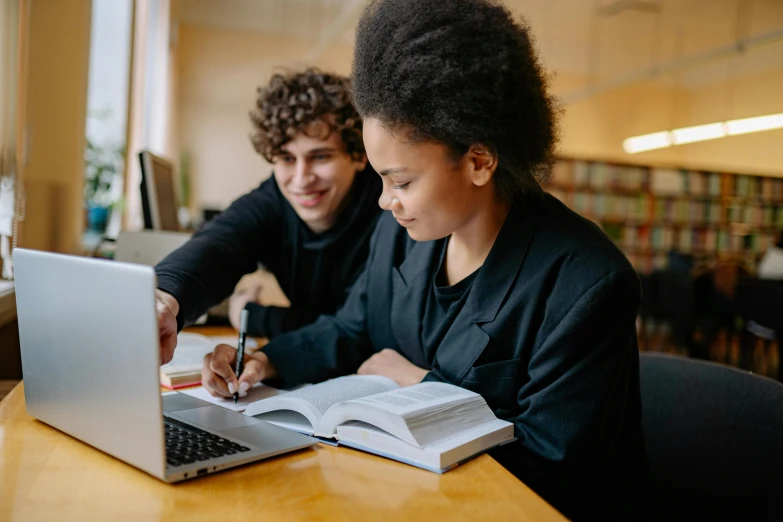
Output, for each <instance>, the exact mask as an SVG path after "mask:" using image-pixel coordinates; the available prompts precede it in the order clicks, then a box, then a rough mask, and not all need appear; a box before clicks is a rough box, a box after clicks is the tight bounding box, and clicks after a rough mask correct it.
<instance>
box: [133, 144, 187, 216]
mask: <svg viewBox="0 0 783 522" xmlns="http://www.w3.org/2000/svg"><path fill="white" fill-rule="evenodd" d="M139 161H140V162H141V205H142V209H143V212H144V228H147V229H152V230H172V231H177V230H179V218H178V217H177V198H176V194H175V192H174V166H173V165H172V164H171V162H170V161H168V160H165V159H163V158H161V157H160V156H156V155H155V154H152V153H151V152H150V151H147V150H144V151H141V152H140V153H139Z"/></svg>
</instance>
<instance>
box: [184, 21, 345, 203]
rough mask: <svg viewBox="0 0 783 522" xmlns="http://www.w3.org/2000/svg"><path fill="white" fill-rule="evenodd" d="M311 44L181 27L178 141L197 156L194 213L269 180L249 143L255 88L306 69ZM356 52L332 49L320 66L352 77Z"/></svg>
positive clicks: (193, 172) (248, 33)
mask: <svg viewBox="0 0 783 522" xmlns="http://www.w3.org/2000/svg"><path fill="white" fill-rule="evenodd" d="M310 45H311V44H310V43H308V42H304V41H301V40H296V39H291V38H282V37H273V36H265V35H262V34H260V33H257V32H253V31H238V30H225V29H216V28H207V27H199V26H192V25H184V24H182V25H180V26H179V30H178V41H177V49H176V63H177V74H176V84H177V96H176V98H175V99H176V100H177V102H176V103H177V108H176V112H177V118H176V123H175V126H176V128H177V129H178V131H179V132H178V140H177V141H178V142H179V148H180V152H181V153H186V154H188V155H189V157H190V169H191V179H192V184H193V189H192V190H193V196H194V197H193V200H194V206H195V208H200V207H202V206H209V207H217V208H223V207H225V206H226V205H228V204H229V203H230V202H231V201H232V200H234V199H235V198H236V197H237V196H239V195H240V194H242V193H244V192H246V191H248V190H250V189H251V188H253V187H255V186H257V185H258V184H259V183H260V182H261V181H262V180H263V179H266V178H267V177H268V176H269V173H270V171H271V168H270V166H269V164H268V163H266V161H264V159H263V158H262V157H261V156H259V155H258V154H257V153H256V151H255V150H254V149H253V147H252V145H251V143H250V138H249V136H250V132H251V127H250V120H249V118H248V113H249V112H250V110H251V109H252V108H253V106H254V103H255V99H256V88H257V87H258V86H260V85H264V84H266V83H267V82H268V81H269V77H270V76H271V75H272V73H273V72H274V71H277V70H281V66H286V67H289V68H294V69H296V68H298V67H301V66H304V65H305V63H304V62H302V61H301V57H302V56H305V55H306V54H307V52H308V51H309V50H310V47H309V46H310ZM350 63H351V49H350V48H348V47H346V46H340V45H337V46H333V47H332V48H330V49H329V50H328V52H327V53H325V54H324V56H323V57H322V58H321V59H320V60H319V61H318V62H316V65H319V66H321V67H323V68H325V69H327V70H331V71H336V72H341V73H344V74H347V73H348V72H349V70H350Z"/></svg>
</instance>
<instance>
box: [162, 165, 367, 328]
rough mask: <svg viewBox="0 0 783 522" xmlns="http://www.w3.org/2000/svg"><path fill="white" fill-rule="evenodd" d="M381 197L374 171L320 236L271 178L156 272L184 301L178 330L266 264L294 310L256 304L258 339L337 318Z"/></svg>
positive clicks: (361, 176) (253, 322) (253, 319)
mask: <svg viewBox="0 0 783 522" xmlns="http://www.w3.org/2000/svg"><path fill="white" fill-rule="evenodd" d="M380 194H381V182H380V179H379V178H378V175H377V174H376V173H375V172H374V171H373V170H372V169H371V168H369V167H368V168H367V169H365V170H364V171H362V172H360V173H358V174H357V175H356V179H355V181H354V184H353V187H352V188H351V191H350V192H349V194H348V196H347V197H348V201H347V205H346V207H345V209H344V210H343V211H342V212H341V214H340V216H339V217H338V218H337V221H336V222H335V224H334V226H333V227H332V228H331V229H329V230H327V231H326V232H324V233H322V234H315V233H314V232H312V231H311V230H310V229H309V228H308V227H307V225H305V224H304V222H303V221H302V220H301V219H300V218H299V216H298V215H297V214H296V212H295V211H294V209H293V208H292V207H291V205H290V204H289V203H288V201H286V199H285V198H284V197H283V194H282V193H281V192H280V189H279V187H278V185H277V182H276V181H275V178H274V176H272V177H270V178H269V179H268V180H266V181H264V182H263V183H261V185H260V186H259V187H258V188H257V189H255V190H253V191H252V192H250V193H248V194H246V195H244V196H242V197H241V198H239V199H237V200H236V201H235V202H234V203H232V204H231V206H230V207H229V208H228V209H227V210H226V211H225V212H223V213H222V214H220V215H219V216H218V217H217V218H215V219H214V220H212V221H211V222H209V223H208V224H207V225H206V226H205V227H204V228H203V229H202V230H200V231H199V232H197V233H196V234H195V235H194V236H193V238H192V239H191V240H190V241H188V242H187V243H186V244H185V245H183V246H182V247H181V248H179V249H178V250H176V251H174V252H173V253H171V254H170V255H169V256H168V257H166V258H165V259H164V260H163V261H161V262H160V263H159V264H158V265H157V266H156V267H155V272H156V273H157V276H158V288H160V289H161V290H163V291H164V292H167V293H169V294H171V295H173V296H174V297H175V298H176V299H177V301H178V302H179V306H180V311H179V315H178V316H177V326H178V327H179V328H180V329H181V328H182V327H183V326H184V325H187V324H189V323H192V322H193V321H195V320H196V319H197V318H198V317H199V316H200V315H202V314H203V313H204V312H205V311H206V310H208V309H209V308H210V307H211V306H214V305H215V304H217V303H219V302H220V301H222V300H223V299H225V298H226V297H227V296H228V295H230V294H231V292H232V291H233V290H234V287H235V286H236V284H237V282H238V281H239V279H240V278H241V277H242V276H243V275H245V274H248V273H251V272H254V271H255V270H256V269H257V268H258V265H259V264H261V265H263V266H264V268H266V269H267V270H269V271H270V272H271V273H272V274H274V276H275V277H276V278H277V281H278V283H279V284H280V288H281V289H282V290H283V292H284V293H285V295H286V297H288V300H289V301H290V302H291V307H290V308H280V307H275V306H260V305H256V304H249V305H248V310H249V311H250V318H249V321H248V333H249V334H250V335H253V336H260V337H270V338H271V337H274V336H276V335H278V334H280V333H283V332H287V331H291V330H295V329H297V328H299V327H302V326H305V325H307V324H310V323H312V322H313V321H315V319H316V318H317V317H318V316H319V315H321V314H332V313H334V312H336V311H337V309H338V308H339V307H340V305H341V304H342V303H343V301H344V300H345V298H346V296H347V294H348V290H349V289H350V287H351V285H352V284H353V282H354V281H355V280H356V277H357V276H358V275H359V273H361V271H362V269H363V268H364V264H365V261H366V259H367V253H368V250H369V241H370V236H371V235H372V231H373V229H374V228H375V223H376V221H377V220H378V216H379V215H380V213H381V209H380V208H379V207H378V198H379V197H380Z"/></svg>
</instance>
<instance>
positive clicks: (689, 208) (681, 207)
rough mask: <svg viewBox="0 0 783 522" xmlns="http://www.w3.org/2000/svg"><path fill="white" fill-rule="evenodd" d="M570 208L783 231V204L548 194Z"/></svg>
mask: <svg viewBox="0 0 783 522" xmlns="http://www.w3.org/2000/svg"><path fill="white" fill-rule="evenodd" d="M549 192H550V193H551V194H552V195H553V196H555V197H556V198H558V199H560V200H561V201H562V202H563V203H565V204H566V205H567V206H569V207H570V208H572V209H573V210H575V211H576V212H578V213H579V214H582V215H583V216H587V217H589V218H591V219H594V220H612V221H621V220H628V221H633V222H636V223H645V222H649V221H654V222H667V223H688V224H719V223H726V222H728V223H742V224H746V225H753V226H756V227H767V228H773V227H775V228H783V204H780V205H775V204H767V205H762V204H747V205H730V206H724V205H723V204H722V203H721V202H719V201H703V200H689V199H668V198H655V197H653V196H652V195H650V194H638V195H624V194H602V193H591V192H580V191H574V192H569V191H565V190H561V189H558V188H552V189H550V191H549Z"/></svg>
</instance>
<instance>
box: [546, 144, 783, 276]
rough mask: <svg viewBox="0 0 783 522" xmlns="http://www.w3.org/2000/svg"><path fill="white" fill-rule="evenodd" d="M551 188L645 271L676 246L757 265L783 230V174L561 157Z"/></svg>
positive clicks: (710, 258)
mask: <svg viewBox="0 0 783 522" xmlns="http://www.w3.org/2000/svg"><path fill="white" fill-rule="evenodd" d="M545 189H546V190H547V191H548V192H550V193H551V194H552V195H553V196H555V197H557V198H558V199H560V200H561V201H563V202H564V203H565V204H566V205H568V206H569V207H570V208H572V209H573V210H575V211H576V212H578V213H580V214H582V215H583V216H585V217H587V218H588V219H591V220H592V221H594V222H596V223H597V224H598V225H599V226H601V228H603V230H604V231H605V232H606V233H607V234H608V235H609V237H611V238H612V239H613V240H614V241H615V242H616V243H617V245H618V246H619V247H620V248H621V249H622V250H623V251H624V252H625V254H626V255H627V256H628V258H629V260H630V261H631V263H632V264H633V265H634V267H636V269H637V270H638V271H640V272H643V273H646V272H650V271H652V270H654V269H661V268H665V267H666V264H667V253H668V252H669V251H670V250H676V251H679V252H681V253H683V254H687V255H691V256H693V257H694V259H695V260H696V261H697V262H700V263H707V264H709V263H711V262H714V261H716V260H718V259H720V258H732V259H737V260H740V261H743V262H745V263H747V264H749V265H751V266H752V267H755V265H756V262H757V261H758V259H759V258H760V256H761V255H763V254H764V252H765V251H766V249H767V247H768V245H769V244H771V243H773V242H774V241H775V238H776V236H777V234H778V233H780V231H781V230H783V178H775V177H766V176H754V175H747V174H732V173H726V172H706V171H698V170H687V169H667V168H658V167H652V166H639V165H628V164H620V163H609V162H602V161H583V160H577V159H568V158H561V159H559V160H558V161H557V162H556V164H555V168H554V171H553V173H552V177H551V179H550V181H549V182H548V183H547V185H546V186H545Z"/></svg>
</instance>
